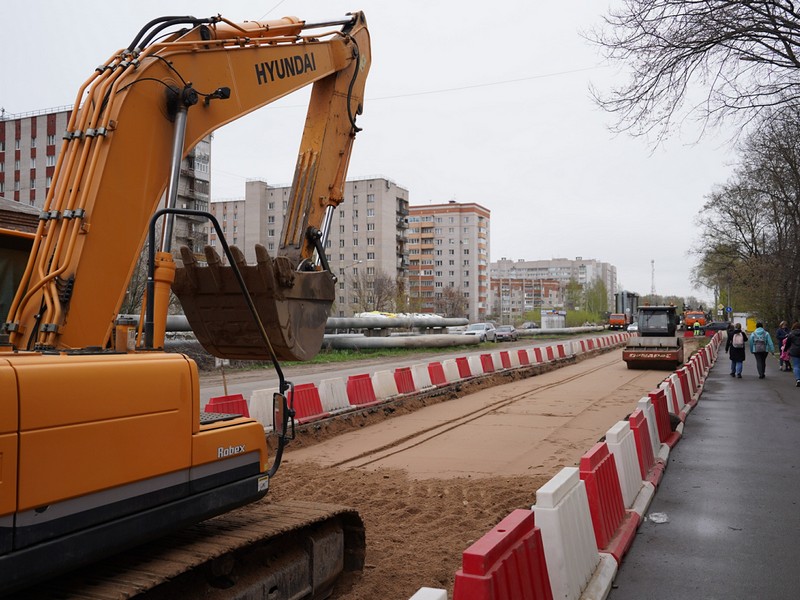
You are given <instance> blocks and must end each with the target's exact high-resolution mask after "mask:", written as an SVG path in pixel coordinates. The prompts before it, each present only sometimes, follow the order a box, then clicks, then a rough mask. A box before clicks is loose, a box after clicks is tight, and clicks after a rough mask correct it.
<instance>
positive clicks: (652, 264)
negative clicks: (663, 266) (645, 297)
mask: <svg viewBox="0 0 800 600" xmlns="http://www.w3.org/2000/svg"><path fill="white" fill-rule="evenodd" d="M650 296H652V298H651V302H655V300H656V261H654V260H651V261H650Z"/></svg>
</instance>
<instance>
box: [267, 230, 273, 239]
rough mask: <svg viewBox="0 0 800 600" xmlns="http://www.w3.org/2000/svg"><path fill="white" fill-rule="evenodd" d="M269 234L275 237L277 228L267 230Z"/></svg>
mask: <svg viewBox="0 0 800 600" xmlns="http://www.w3.org/2000/svg"><path fill="white" fill-rule="evenodd" d="M267 236H268V237H275V230H274V229H270V230H268V231H267Z"/></svg>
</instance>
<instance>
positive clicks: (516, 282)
mask: <svg viewBox="0 0 800 600" xmlns="http://www.w3.org/2000/svg"><path fill="white" fill-rule="evenodd" d="M491 276H492V282H493V284H494V282H495V281H497V282H506V283H505V285H501V284H500V283H498V284H497V285H493V293H492V300H491V305H492V313H493V314H497V315H500V314H511V315H513V314H519V313H521V312H524V311H525V310H530V309H529V308H527V307H528V306H531V304H532V305H533V306H532V307H535V308H541V307H545V308H547V307H555V306H563V305H564V301H565V295H564V293H565V290H566V287H567V285H568V284H569V283H570V281H576V282H577V283H579V284H580V285H581V287H582V288H583V289H586V288H587V287H588V286H590V285H591V284H592V283H593V282H594V281H596V280H600V281H602V282H603V284H604V285H605V287H606V291H607V295H608V306H609V307H613V306H614V294H615V293H616V291H617V268H616V267H615V266H613V265H611V264H609V263H606V262H602V261H599V260H595V259H584V258H583V257H580V256H578V257H576V258H575V259H574V260H573V259H568V258H554V259H551V260H524V259H518V260H510V259H507V258H505V257H504V258H501V259H500V260H499V261H497V262H494V263H492V265H491ZM546 282H552V283H553V284H554V285H549V284H547V283H546ZM537 286H538V287H537ZM555 286H557V291H556V288H555Z"/></svg>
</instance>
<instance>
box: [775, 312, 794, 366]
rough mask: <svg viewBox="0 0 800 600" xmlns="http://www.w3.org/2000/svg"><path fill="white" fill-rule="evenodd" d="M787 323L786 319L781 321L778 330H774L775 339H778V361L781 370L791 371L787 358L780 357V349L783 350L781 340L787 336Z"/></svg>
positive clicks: (788, 330)
mask: <svg viewBox="0 0 800 600" xmlns="http://www.w3.org/2000/svg"><path fill="white" fill-rule="evenodd" d="M790 331H791V329H789V324H788V323H787V322H786V321H781V324H780V325H779V326H778V330H777V331H776V332H775V339H776V340H777V341H778V348H777V350H778V363H779V364H780V369H781V371H791V370H792V364H791V363H790V362H789V361H788V360H783V359H782V358H781V350H783V340H785V339H786V338H787V337H788V336H789V332H790Z"/></svg>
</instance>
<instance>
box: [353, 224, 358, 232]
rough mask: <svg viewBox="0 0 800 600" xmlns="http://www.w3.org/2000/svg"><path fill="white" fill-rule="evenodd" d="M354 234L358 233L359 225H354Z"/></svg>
mask: <svg viewBox="0 0 800 600" xmlns="http://www.w3.org/2000/svg"><path fill="white" fill-rule="evenodd" d="M353 233H358V223H353Z"/></svg>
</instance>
